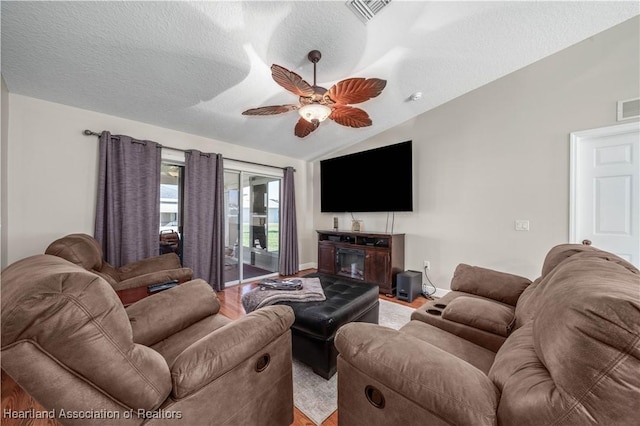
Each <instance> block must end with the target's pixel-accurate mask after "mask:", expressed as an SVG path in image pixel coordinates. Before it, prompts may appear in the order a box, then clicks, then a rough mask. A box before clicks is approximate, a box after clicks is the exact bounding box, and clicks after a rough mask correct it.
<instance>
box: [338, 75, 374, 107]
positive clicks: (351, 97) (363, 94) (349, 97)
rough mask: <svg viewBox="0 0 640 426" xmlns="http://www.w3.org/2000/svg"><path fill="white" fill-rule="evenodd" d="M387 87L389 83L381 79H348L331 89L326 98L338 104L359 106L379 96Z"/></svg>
mask: <svg viewBox="0 0 640 426" xmlns="http://www.w3.org/2000/svg"><path fill="white" fill-rule="evenodd" d="M386 85H387V81H386V80H381V79H379V78H368V79H365V78H348V79H346V80H342V81H340V82H338V83H336V84H335V85H334V86H333V87H331V88H330V89H329V90H328V91H327V93H326V94H325V97H328V98H329V99H331V100H332V101H333V102H335V103H337V104H342V105H346V104H359V103H361V102H364V101H367V100H369V99H371V98H375V97H376V96H378V95H379V94H380V93H382V90H383V89H384V88H385V86H386Z"/></svg>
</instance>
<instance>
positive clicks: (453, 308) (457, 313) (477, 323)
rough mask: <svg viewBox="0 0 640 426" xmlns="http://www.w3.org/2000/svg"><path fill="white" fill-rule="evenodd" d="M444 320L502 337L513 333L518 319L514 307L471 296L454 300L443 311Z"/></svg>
mask: <svg viewBox="0 0 640 426" xmlns="http://www.w3.org/2000/svg"><path fill="white" fill-rule="evenodd" d="M442 318H443V319H445V320H449V321H453V322H457V323H459V324H464V325H468V326H469V327H474V328H479V329H480V330H484V331H486V332H489V333H493V334H497V335H498V336H502V337H507V336H508V335H509V333H511V329H512V328H513V324H514V323H515V319H516V318H515V308H514V307H513V306H509V305H507V304H504V303H498V302H494V301H492V300H489V299H481V298H479V297H469V296H460V297H456V298H455V299H453V300H452V301H451V302H450V303H449V304H448V305H447V306H446V307H445V308H444V310H443V311H442Z"/></svg>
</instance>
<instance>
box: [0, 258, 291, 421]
mask: <svg viewBox="0 0 640 426" xmlns="http://www.w3.org/2000/svg"><path fill="white" fill-rule="evenodd" d="M219 309H220V304H219V302H218V299H217V297H216V293H215V292H214V291H213V290H212V288H211V287H210V286H209V284H207V283H206V282H205V281H203V280H194V281H189V282H187V283H185V284H182V285H180V286H178V287H175V288H172V289H170V290H167V291H165V292H162V293H158V294H155V295H153V296H150V297H147V298H145V299H142V300H141V301H139V302H137V303H134V304H132V305H130V306H129V307H127V308H125V307H124V306H123V305H122V303H120V301H119V300H118V297H117V296H116V293H115V291H114V290H113V288H112V287H111V286H110V285H109V284H108V283H107V282H106V281H105V280H104V279H102V278H101V277H100V276H98V275H96V274H94V273H91V272H88V271H86V270H85V269H83V268H82V267H80V266H77V265H74V264H72V263H70V262H68V261H66V260H64V259H61V258H59V257H56V256H50V255H38V256H33V257H30V258H27V259H23V260H21V261H18V262H16V263H14V264H12V265H10V266H9V267H7V268H6V269H5V270H4V271H3V272H2V369H3V370H4V371H5V372H6V373H7V374H9V376H11V377H12V378H13V379H14V380H15V381H16V382H17V383H18V384H19V385H20V386H21V387H22V388H23V389H24V390H25V391H26V392H28V393H29V394H30V395H31V396H33V397H34V398H35V399H36V400H37V401H38V402H39V403H40V404H41V405H42V406H43V407H45V408H46V409H47V410H55V411H54V414H55V417H56V418H57V420H58V421H60V422H61V423H62V424H75V425H111V424H117V425H123V426H124V425H139V424H142V423H145V424H150V425H151V424H165V425H177V424H184V425H239V424H251V425H289V424H291V422H292V421H293V390H292V370H291V333H290V330H289V328H290V326H291V324H292V323H293V320H294V316H293V311H292V310H291V308H289V307H288V306H271V307H266V308H264V309H260V310H258V311H256V312H253V313H251V314H248V315H246V316H244V317H242V318H240V319H238V320H236V321H231V320H229V319H228V318H226V317H224V316H223V315H221V314H220V313H219V312H218V311H219Z"/></svg>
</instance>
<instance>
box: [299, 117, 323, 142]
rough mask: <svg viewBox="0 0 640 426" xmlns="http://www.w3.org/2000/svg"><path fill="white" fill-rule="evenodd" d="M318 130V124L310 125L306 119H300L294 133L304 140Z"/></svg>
mask: <svg viewBox="0 0 640 426" xmlns="http://www.w3.org/2000/svg"><path fill="white" fill-rule="evenodd" d="M317 128H318V125H317V124H313V123H310V122H308V121H307V120H305V119H304V118H302V117H300V119H299V120H298V122H297V123H296V127H295V129H294V132H293V133H294V134H295V135H296V136H297V137H299V138H304V137H305V136H308V135H309V133H311V132H313V131H314V130H315V129H317Z"/></svg>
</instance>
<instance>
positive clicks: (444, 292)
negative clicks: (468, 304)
mask: <svg viewBox="0 0 640 426" xmlns="http://www.w3.org/2000/svg"><path fill="white" fill-rule="evenodd" d="M450 291H451V290H447V289H446V288H437V287H436V292H435V293H434V294H433V296H434V297H444V296H446V295H447V294H448V293H449V292H450Z"/></svg>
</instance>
